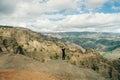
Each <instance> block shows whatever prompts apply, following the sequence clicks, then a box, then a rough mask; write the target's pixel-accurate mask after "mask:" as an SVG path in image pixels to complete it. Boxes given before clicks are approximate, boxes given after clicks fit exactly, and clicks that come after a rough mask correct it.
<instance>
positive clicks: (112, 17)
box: [0, 0, 120, 33]
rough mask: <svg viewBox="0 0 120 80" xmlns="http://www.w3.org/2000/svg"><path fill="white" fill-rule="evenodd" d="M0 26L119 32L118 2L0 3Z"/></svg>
mask: <svg viewBox="0 0 120 80" xmlns="http://www.w3.org/2000/svg"><path fill="white" fill-rule="evenodd" d="M0 25H9V26H15V27H16V26H18V27H25V28H29V29H31V30H34V31H37V32H71V31H72V32H75V31H77V32H81V31H89V32H115V33H120V0H0Z"/></svg>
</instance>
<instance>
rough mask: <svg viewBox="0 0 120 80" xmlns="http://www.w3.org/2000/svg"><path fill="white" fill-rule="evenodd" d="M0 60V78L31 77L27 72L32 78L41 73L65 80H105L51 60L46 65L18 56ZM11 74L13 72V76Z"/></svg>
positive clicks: (86, 71) (10, 55)
mask: <svg viewBox="0 0 120 80" xmlns="http://www.w3.org/2000/svg"><path fill="white" fill-rule="evenodd" d="M0 59H1V60H0V76H2V75H3V76H5V74H8V73H9V74H10V73H11V74H10V75H6V76H8V77H10V76H12V75H13V76H14V77H15V78H17V77H16V76H15V75H19V74H20V76H22V77H23V74H26V75H24V77H25V78H27V77H26V76H27V75H31V74H29V72H30V71H31V73H33V75H32V76H34V75H35V76H37V75H39V74H40V73H41V74H40V75H44V73H47V74H49V75H53V76H56V77H58V78H59V77H61V79H65V80H105V79H104V78H103V77H100V75H98V74H97V73H96V72H94V71H92V70H90V69H84V68H78V67H76V66H74V65H71V64H68V63H66V62H64V61H61V60H58V61H55V60H53V61H49V62H46V63H41V62H39V61H37V60H34V59H31V58H29V57H26V56H24V55H20V54H17V55H16V54H4V55H2V56H0ZM1 69H2V70H1ZM11 69H12V70H11ZM3 70H5V71H3ZM21 70H22V71H21ZM26 70H27V71H26ZM2 72H7V73H2ZM13 72H15V74H14V73H13ZM36 72H37V73H36ZM38 72H40V73H38ZM12 73H13V74H12ZM22 73H23V74H22ZM32 76H29V77H28V78H27V79H29V78H30V77H32ZM22 77H21V79H22ZM45 77H48V75H45ZM18 78H19V77H18ZM38 78H39V77H38ZM53 78H54V77H53ZM50 79H51V78H50ZM50 79H48V80H50ZM42 80H44V79H42ZM46 80H47V78H46ZM55 80H59V79H55Z"/></svg>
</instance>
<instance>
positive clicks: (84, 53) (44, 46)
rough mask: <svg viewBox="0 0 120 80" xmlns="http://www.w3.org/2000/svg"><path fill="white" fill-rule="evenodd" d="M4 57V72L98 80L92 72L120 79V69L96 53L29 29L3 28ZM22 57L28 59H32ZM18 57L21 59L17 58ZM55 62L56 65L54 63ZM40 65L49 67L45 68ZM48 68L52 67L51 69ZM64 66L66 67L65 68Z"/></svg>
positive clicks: (0, 39)
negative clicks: (11, 70) (12, 70)
mask: <svg viewBox="0 0 120 80" xmlns="http://www.w3.org/2000/svg"><path fill="white" fill-rule="evenodd" d="M63 48H65V53H66V54H65V60H63V61H61V57H62V56H61V53H62V49H63ZM0 54H1V56H2V55H4V54H8V55H5V56H6V57H5V56H4V57H3V56H2V57H1V61H0V64H1V66H0V68H1V69H22V70H23V69H27V70H33V71H45V72H48V73H52V74H57V73H58V72H59V73H60V74H58V75H62V74H64V77H65V76H68V75H69V77H71V76H70V75H72V78H77V76H80V75H82V74H83V73H84V74H85V75H87V73H89V74H90V75H91V76H92V73H93V77H92V78H93V79H92V80H94V79H96V76H94V72H91V71H90V72H89V71H88V70H87V69H92V70H94V71H96V72H98V73H99V74H101V75H102V76H103V77H105V78H108V79H112V80H119V79H120V78H119V76H120V74H119V71H118V69H117V68H115V66H113V65H110V64H109V61H108V60H107V59H105V58H103V57H102V56H101V55H100V54H99V53H98V52H96V51H95V50H93V49H86V50H85V49H83V48H82V47H81V46H78V45H76V44H74V43H70V42H62V41H61V40H59V39H57V38H51V37H48V36H44V35H42V34H40V33H36V32H33V31H31V30H29V29H26V28H12V27H1V28H0ZM9 54H10V55H9ZM19 54H22V55H24V56H28V57H29V58H30V59H29V58H25V57H24V56H22V55H19ZM17 55H19V56H20V57H17ZM7 56H8V57H7ZM11 56H12V57H11ZM24 58H25V59H24ZM24 60H26V61H24ZM36 60H37V62H36ZM51 60H55V61H53V62H52V61H51ZM49 61H50V62H49ZM40 62H47V63H46V64H45V63H44V64H43V63H40ZM65 62H68V63H70V64H73V65H75V66H78V67H82V69H81V71H80V72H82V73H80V72H77V71H78V69H79V68H75V69H74V67H73V66H71V65H70V64H67V63H65ZM47 64H49V65H48V66H47ZM39 65H41V66H39ZM63 65H65V67H64V66H63ZM26 67H27V68H26ZM61 67H63V69H61ZM69 68H70V69H69ZM83 68H86V69H83ZM111 68H112V70H111ZM66 70H67V71H66ZM86 70H87V71H86ZM56 72H57V73H56ZM76 75H77V76H76ZM83 76H84V75H83ZM80 77H82V76H80ZM80 77H78V78H77V79H79V78H80ZM84 77H85V76H84ZM87 79H88V77H87ZM73 80H74V79H73Z"/></svg>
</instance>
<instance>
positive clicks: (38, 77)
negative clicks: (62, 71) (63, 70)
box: [0, 70, 62, 80]
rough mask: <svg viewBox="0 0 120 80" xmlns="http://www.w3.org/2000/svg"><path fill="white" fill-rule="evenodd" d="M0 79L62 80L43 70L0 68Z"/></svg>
mask: <svg viewBox="0 0 120 80" xmlns="http://www.w3.org/2000/svg"><path fill="white" fill-rule="evenodd" d="M0 80H62V79H60V78H58V77H55V76H53V75H50V74H48V73H43V72H32V71H25V70H0Z"/></svg>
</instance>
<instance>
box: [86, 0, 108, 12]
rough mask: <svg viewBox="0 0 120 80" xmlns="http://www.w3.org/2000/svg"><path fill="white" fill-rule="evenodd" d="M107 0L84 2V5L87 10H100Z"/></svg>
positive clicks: (87, 0)
mask: <svg viewBox="0 0 120 80" xmlns="http://www.w3.org/2000/svg"><path fill="white" fill-rule="evenodd" d="M107 1H108V0H85V5H86V8H87V9H88V10H93V9H95V8H101V7H102V6H103V5H104V4H105V3H106V2H107Z"/></svg>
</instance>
